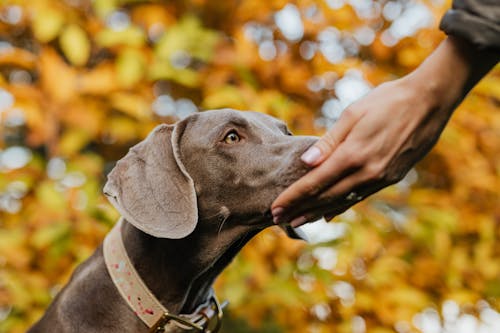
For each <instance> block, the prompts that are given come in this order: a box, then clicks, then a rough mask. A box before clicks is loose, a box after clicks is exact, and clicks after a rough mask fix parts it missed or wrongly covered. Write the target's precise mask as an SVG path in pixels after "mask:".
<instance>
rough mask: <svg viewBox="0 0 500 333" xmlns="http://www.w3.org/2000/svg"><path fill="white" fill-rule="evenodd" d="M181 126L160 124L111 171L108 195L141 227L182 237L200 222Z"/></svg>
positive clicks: (134, 223) (170, 235)
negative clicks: (182, 153) (184, 157)
mask: <svg viewBox="0 0 500 333" xmlns="http://www.w3.org/2000/svg"><path fill="white" fill-rule="evenodd" d="M181 131H182V129H179V128H178V126H173V125H160V126H158V127H156V128H155V129H154V130H153V131H152V132H151V133H150V134H149V136H148V137H147V138H146V139H145V140H144V141H142V142H140V143H138V144H137V145H135V146H134V147H132V148H131V149H130V151H129V152H128V153H127V155H125V157H124V158H122V159H121V160H119V161H118V162H117V164H116V166H115V167H114V168H113V170H111V172H110V173H109V175H108V181H107V183H106V185H105V186H104V194H105V195H106V196H107V197H108V199H109V200H110V202H111V203H112V204H113V205H114V206H115V208H116V209H117V210H118V211H119V212H120V214H121V215H122V216H123V217H124V218H125V219H126V220H127V221H128V222H130V223H132V224H133V225H134V226H135V227H137V228H138V229H140V230H142V231H144V232H145V233H147V234H150V235H152V236H155V237H159V238H175V239H178V238H183V237H186V236H187V235H189V234H190V233H191V232H192V231H193V230H194V229H195V227H196V224H197V221H198V208H197V203H196V193H195V188H194V184H193V180H192V179H191V177H190V176H189V174H188V173H187V171H186V169H185V168H184V166H183V164H182V162H181V160H180V158H179V156H180V152H179V147H178V143H179V137H180V134H179V132H181Z"/></svg>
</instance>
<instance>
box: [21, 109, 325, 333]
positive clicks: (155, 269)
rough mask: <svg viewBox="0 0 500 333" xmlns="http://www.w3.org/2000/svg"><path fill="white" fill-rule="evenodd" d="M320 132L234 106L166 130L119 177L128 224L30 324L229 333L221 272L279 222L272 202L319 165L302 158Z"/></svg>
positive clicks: (138, 149) (115, 178)
mask: <svg viewBox="0 0 500 333" xmlns="http://www.w3.org/2000/svg"><path fill="white" fill-rule="evenodd" d="M316 140H317V138H315V137H308V136H292V134H291V133H290V131H289V130H288V129H287V126H286V125H285V124H284V123H283V122H282V121H280V120H278V119H276V118H273V117H271V116H268V115H265V114H261V113H257V112H251V111H235V110H231V109H222V110H211V111H204V112H199V113H196V114H193V115H191V116H189V117H187V118H185V119H183V120H181V121H179V122H177V123H175V124H173V125H166V124H163V125H159V126H158V127H156V128H155V129H154V130H153V131H152V132H151V133H150V134H149V136H148V137H147V138H146V139H145V140H144V141H142V142H140V143H138V144H137V145H135V146H134V147H132V148H131V149H130V151H129V152H128V153H127V155H126V156H125V157H124V158H122V159H121V160H120V161H118V162H117V164H116V166H115V167H114V168H113V170H112V171H111V172H110V173H109V175H108V180H107V183H106V184H105V186H104V194H105V195H106V196H107V197H108V198H109V200H110V201H111V203H112V204H113V205H114V206H115V207H116V209H117V210H118V211H119V213H120V214H121V216H122V218H121V220H120V222H119V223H118V224H117V225H116V226H115V227H114V229H113V231H111V232H110V234H108V236H107V237H106V240H105V241H104V245H101V246H100V247H99V248H98V249H97V250H96V251H95V253H94V254H93V255H92V256H91V257H90V258H89V259H87V260H86V261H85V262H84V263H82V264H81V265H80V266H78V267H77V268H76V270H75V272H74V273H73V275H72V277H71V279H70V281H69V283H68V284H67V285H66V286H65V287H64V288H63V289H62V290H61V291H60V292H59V294H58V295H57V296H56V298H55V299H54V301H53V302H52V304H51V305H50V306H49V308H48V310H47V311H46V313H45V314H44V316H43V317H42V318H41V319H40V320H39V321H38V322H37V323H36V324H35V325H34V326H33V327H32V328H31V329H30V330H29V332H30V333H39V332H43V333H52V332H54V333H64V332H71V333H75V332H85V333H91V332H99V333H103V332H110V333H111V332H134V333H140V332H215V331H217V330H218V328H219V327H220V316H221V315H222V310H221V306H220V304H219V303H218V301H217V300H216V298H215V297H214V295H213V292H212V284H213V282H214V280H215V278H216V277H217V276H218V275H219V274H220V273H221V272H222V270H223V269H224V268H225V267H226V266H227V265H228V264H229V263H230V262H231V260H232V259H233V258H234V257H235V256H236V254H237V253H238V251H239V250H240V249H241V248H242V247H243V246H244V245H245V243H247V242H248V241H249V240H250V239H251V238H252V237H253V236H255V235H256V234H257V233H258V232H259V231H261V230H263V229H264V228H266V227H269V226H271V225H273V222H272V215H271V214H270V206H271V203H272V202H273V200H274V199H275V198H276V197H277V196H278V194H279V193H280V192H281V191H283V190H284V189H285V188H286V187H288V186H289V185H290V184H291V183H292V182H294V181H295V180H297V179H298V178H299V177H301V176H302V175H304V174H305V173H306V172H307V171H308V168H307V167H306V166H305V165H304V164H303V163H301V162H300V159H299V157H300V155H301V154H302V153H303V152H304V151H305V150H306V149H307V148H309V147H310V146H311V145H312V144H313V143H314V142H316ZM287 230H288V232H289V235H290V236H291V237H295V238H297V237H298V236H299V235H297V234H296V233H294V231H293V230H292V229H291V228H287ZM106 242H108V243H109V244H108V245H107V243H106ZM120 247H122V248H123V249H122V250H123V251H122V252H123V253H121V252H120V251H119V250H120ZM106 251H108V252H106ZM107 253H108V254H107ZM120 253H121V254H120ZM115 255H122V256H123V257H118V258H114V257H113V256H115ZM120 258H121V259H120ZM113 260H115V261H116V262H113ZM127 265H128V266H127ZM122 266H123V267H122ZM116 274H118V276H116ZM120 274H122V275H120ZM134 274H135V275H136V277H135V280H134V278H133V276H134ZM130 276H132V278H131V277H130ZM127 279H131V280H130V281H128V280H127ZM141 283H142V285H141ZM132 285H141V288H142V289H143V290H142V289H141V290H142V291H140V292H138V294H137V295H139V296H137V295H135V294H133V292H134V287H133V286H132ZM131 286H132V287H131ZM127 288H128V289H127ZM139 289H140V288H139ZM141 292H142V293H141ZM130 293H132V294H130ZM131 295H132V296H131ZM145 298H148V300H146V299H145ZM149 298H151V299H149ZM149 301H150V302H152V303H155V302H156V303H155V304H156V305H157V306H158V307H159V308H153V306H154V304H153V305H151V306H149V305H147V304H146V303H147V302H149ZM134 302H135V303H134ZM133 303H134V304H133ZM151 312H156V313H154V314H151ZM158 312H161V313H158ZM181 314H186V315H181ZM149 315H150V317H147V316H149ZM141 316H142V317H141ZM144 316H146V319H144V318H143V317H144ZM148 320H149V323H148Z"/></svg>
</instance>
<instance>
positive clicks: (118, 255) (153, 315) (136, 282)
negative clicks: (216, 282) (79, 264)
mask: <svg viewBox="0 0 500 333" xmlns="http://www.w3.org/2000/svg"><path fill="white" fill-rule="evenodd" d="M122 224H123V218H121V219H120V220H119V221H118V223H117V224H116V225H115V226H114V227H113V229H111V231H110V232H109V233H108V234H107V235H106V238H105V239H104V245H103V252H104V261H105V263H106V268H107V270H108V272H109V275H110V276H111V279H112V280H113V283H114V285H115V286H116V288H117V289H118V291H119V292H120V295H121V296H122V297H123V299H124V300H125V301H126V302H127V304H128V305H129V307H130V308H131V309H132V310H133V311H134V313H135V314H136V315H137V316H138V317H139V318H140V319H141V320H142V321H143V322H144V324H146V326H147V327H148V328H149V329H150V330H149V332H151V333H153V332H154V333H160V332H165V333H166V332H178V330H179V329H182V330H185V331H188V332H203V333H215V332H217V331H218V330H219V328H220V325H221V319H222V308H223V307H224V306H225V304H223V305H222V306H221V305H220V304H219V301H218V300H217V298H216V297H215V294H214V293H213V290H212V291H211V293H210V297H209V298H208V300H207V301H206V302H205V303H204V304H201V305H200V306H199V307H198V308H197V309H196V310H195V311H194V312H193V313H192V314H188V315H184V314H181V315H175V314H172V313H170V312H169V311H168V310H167V309H166V308H165V307H164V306H163V305H162V304H161V303H160V301H158V299H157V298H156V297H155V296H154V295H153V293H152V292H151V290H149V288H148V287H147V286H146V284H145V283H144V281H143V280H142V279H141V277H140V276H139V273H137V271H136V270H135V268H134V266H133V265H132V263H131V262H130V259H129V257H128V255H127V252H126V249H125V246H124V245H123V239H122V235H121V227H122Z"/></svg>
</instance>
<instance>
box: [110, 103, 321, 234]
mask: <svg viewBox="0 0 500 333" xmlns="http://www.w3.org/2000/svg"><path fill="white" fill-rule="evenodd" d="M315 141H316V138H313V137H305V136H296V137H295V136H292V135H291V133H290V132H289V131H288V129H287V127H286V125H285V124H284V123H283V122H281V121H279V120H277V119H275V118H273V117H270V116H267V115H264V114H260V113H256V112H238V111H234V110H229V109H225V110H214V111H205V112H201V113H197V114H194V115H192V116H189V117H187V118H185V119H183V120H182V121H179V122H177V123H176V124H174V125H160V126H158V127H157V128H156V129H155V130H153V131H152V132H151V133H150V134H149V136H148V137H147V138H146V139H145V140H144V141H142V142H140V143H139V144H137V145H136V146H134V147H132V148H131V149H130V151H129V153H128V154H127V155H126V156H125V157H124V158H123V159H121V160H120V161H118V163H117V164H116V166H115V168H114V169H113V170H112V171H111V173H110V174H109V175H108V182H107V183H106V185H105V187H104V193H105V194H106V196H108V198H109V199H110V201H111V202H112V203H113V205H114V206H115V207H116V208H117V209H118V211H119V212H120V213H121V214H122V216H123V217H124V218H125V219H126V220H127V221H128V222H130V223H132V224H133V225H134V226H135V227H137V228H138V229H140V230H142V231H144V232H146V233H147V234H150V235H152V236H155V237H159V238H172V239H178V238H183V237H186V236H187V235H189V234H190V233H191V232H193V230H194V229H195V228H196V226H197V223H198V221H203V220H204V219H206V218H209V217H211V216H215V215H217V214H223V215H227V216H230V215H231V216H234V217H237V218H239V220H241V221H259V223H260V225H261V226H262V221H263V220H267V222H268V224H269V225H270V221H271V216H270V214H269V207H270V206H271V203H272V202H273V200H274V199H275V198H276V197H277V195H278V194H279V193H280V192H281V191H283V190H284V189H285V188H286V187H287V186H288V185H290V184H291V183H292V182H294V181H295V180H297V179H298V178H299V177H300V176H302V175H303V174H305V172H306V171H307V169H306V167H305V166H304V165H303V164H302V163H301V162H300V159H299V156H300V154H302V153H303V152H304V151H305V150H306V149H307V148H308V147H309V146H311V145H312V144H313V143H314V142H315ZM256 226H257V225H256Z"/></svg>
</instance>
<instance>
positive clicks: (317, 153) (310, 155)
mask: <svg viewBox="0 0 500 333" xmlns="http://www.w3.org/2000/svg"><path fill="white" fill-rule="evenodd" d="M320 157H321V150H319V148H318V147H314V146H313V147H311V148H309V149H308V150H307V151H306V152H305V153H304V154H302V156H301V157H300V159H301V160H302V161H304V163H306V164H313V163H314V162H316V161H317V160H318V159H319V158H320Z"/></svg>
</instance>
